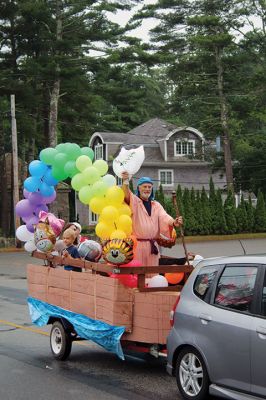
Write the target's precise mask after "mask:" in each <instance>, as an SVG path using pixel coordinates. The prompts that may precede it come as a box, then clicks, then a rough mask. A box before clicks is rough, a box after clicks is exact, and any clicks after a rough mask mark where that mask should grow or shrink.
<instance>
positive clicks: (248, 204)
mask: <svg viewBox="0 0 266 400" xmlns="http://www.w3.org/2000/svg"><path fill="white" fill-rule="evenodd" d="M245 205H246V211H247V226H248V232H253V231H254V207H253V205H252V201H251V196H250V195H249V197H248V201H247V202H245Z"/></svg>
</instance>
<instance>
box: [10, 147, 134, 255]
mask: <svg viewBox="0 0 266 400" xmlns="http://www.w3.org/2000/svg"><path fill="white" fill-rule="evenodd" d="M93 159H94V152H93V150H92V149H91V148H89V147H80V146H79V145H77V144H75V143H60V144H58V145H57V146H56V147H55V148H52V147H48V148H45V149H43V150H42V151H41V152H40V155H39V160H34V161H32V162H31V163H30V164H29V177H28V178H27V179H26V180H25V181H24V190H23V194H24V199H23V200H20V201H19V202H18V203H17V205H16V214H17V215H18V216H19V217H21V218H22V220H23V222H24V223H25V225H21V226H20V227H19V228H18V229H17V231H16V236H17V238H18V239H19V240H21V241H24V242H26V243H25V246H24V247H25V249H26V250H27V251H33V250H35V248H36V247H35V246H34V238H33V233H34V229H35V226H36V224H37V223H38V222H39V214H40V212H41V211H46V212H47V211H48V206H47V205H48V204H50V203H52V202H53V201H54V200H55V198H56V191H55V186H56V185H57V184H58V182H59V181H62V180H64V179H66V178H71V186H72V188H73V189H74V190H76V191H77V192H78V197H79V199H80V201H81V202H82V203H83V204H86V205H89V206H90V209H91V211H92V212H94V213H95V214H100V216H99V222H98V224H97V225H96V229H95V231H96V235H97V236H98V237H99V238H101V239H113V238H117V239H123V238H126V237H129V236H130V235H131V233H132V220H131V217H130V216H131V211H130V208H129V207H128V206H127V205H126V204H125V203H124V193H123V190H122V189H121V188H120V187H118V186H116V178H115V177H114V176H113V175H110V174H107V171H108V164H107V162H106V161H104V160H96V161H94V162H93Z"/></svg>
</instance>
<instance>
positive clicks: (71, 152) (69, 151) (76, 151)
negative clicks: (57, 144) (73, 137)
mask: <svg viewBox="0 0 266 400" xmlns="http://www.w3.org/2000/svg"><path fill="white" fill-rule="evenodd" d="M65 154H66V155H67V158H68V160H76V159H77V158H78V157H79V156H80V155H81V149H80V147H79V145H78V144H76V143H67V145H66V147H65Z"/></svg>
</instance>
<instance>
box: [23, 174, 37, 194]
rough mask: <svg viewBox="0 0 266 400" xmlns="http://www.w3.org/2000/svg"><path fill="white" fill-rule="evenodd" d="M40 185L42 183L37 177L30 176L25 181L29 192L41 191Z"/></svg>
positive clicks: (25, 186)
mask: <svg viewBox="0 0 266 400" xmlns="http://www.w3.org/2000/svg"><path fill="white" fill-rule="evenodd" d="M40 184H41V182H40V179H39V178H37V177H36V176H29V177H28V178H27V179H25V181H24V188H25V189H26V190H27V191H28V192H36V191H37V190H38V189H39V186H40Z"/></svg>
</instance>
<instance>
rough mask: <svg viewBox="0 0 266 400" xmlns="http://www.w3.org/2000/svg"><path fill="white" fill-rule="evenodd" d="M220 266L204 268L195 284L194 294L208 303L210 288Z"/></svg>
mask: <svg viewBox="0 0 266 400" xmlns="http://www.w3.org/2000/svg"><path fill="white" fill-rule="evenodd" d="M218 268H219V266H217V265H216V266H208V267H202V268H201V269H200V270H199V273H198V275H197V277H196V279H195V282H194V287H193V290H194V293H195V295H196V296H198V297H199V298H200V299H202V300H204V301H206V300H207V294H208V292H209V288H210V286H211V284H212V281H213V279H214V277H215V275H216V273H217V271H218Z"/></svg>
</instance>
